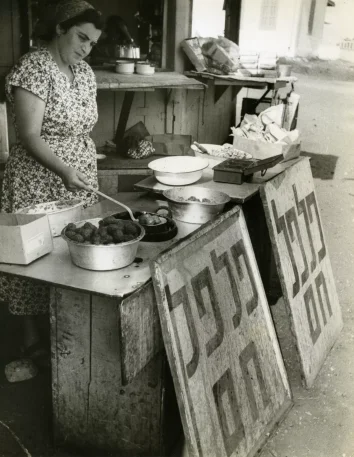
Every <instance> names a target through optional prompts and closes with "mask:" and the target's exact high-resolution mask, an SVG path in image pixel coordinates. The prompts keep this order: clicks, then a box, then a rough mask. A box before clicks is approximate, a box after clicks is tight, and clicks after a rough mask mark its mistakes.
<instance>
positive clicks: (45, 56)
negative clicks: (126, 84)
mask: <svg viewBox="0 0 354 457" xmlns="http://www.w3.org/2000/svg"><path fill="white" fill-rule="evenodd" d="M71 68H72V71H73V73H74V80H73V81H72V82H71V83H70V82H69V79H68V78H67V77H66V76H65V75H64V74H63V73H61V71H60V70H59V67H58V66H57V64H56V62H55V61H54V59H53V58H52V56H51V54H50V52H49V51H48V50H47V49H46V48H41V49H39V50H38V51H35V52H32V53H28V54H25V55H24V56H23V57H22V58H21V59H20V61H19V62H18V64H17V65H15V67H14V68H13V69H12V71H11V72H10V73H9V75H8V76H7V78H6V87H5V89H6V95H7V98H8V100H9V102H10V104H11V105H12V107H13V102H14V99H13V88H14V87H22V88H24V89H26V90H28V91H30V92H32V93H33V94H35V95H37V96H38V97H39V98H41V99H42V100H44V101H45V102H46V108H45V112H44V118H43V123H42V131H41V137H42V139H43V140H44V141H45V142H46V143H48V145H49V146H50V147H51V149H52V150H53V152H54V153H55V154H56V155H57V156H58V157H59V158H60V159H61V160H62V161H63V162H64V163H65V164H66V165H68V166H71V167H74V168H76V169H77V170H78V171H80V172H81V173H83V174H85V175H86V176H87V178H88V180H89V182H90V185H91V186H93V187H95V188H97V187H98V181H97V160H96V147H95V144H94V142H93V141H92V139H91V138H90V136H89V134H90V132H91V130H92V128H93V126H94V125H95V123H96V121H97V117H98V115H97V104H96V91H97V86H96V80H95V75H94V73H93V71H92V69H91V67H90V66H89V65H88V64H87V63H86V62H84V61H81V62H79V63H77V64H75V65H72V66H71ZM12 111H13V110H12ZM12 115H13V121H14V125H15V132H16V134H17V123H16V117H15V115H14V112H13V113H12ZM17 137H18V135H17ZM73 197H75V198H80V199H81V200H82V201H84V202H85V203H84V206H85V207H86V206H90V205H92V204H94V203H96V202H97V201H98V199H97V196H96V195H95V194H93V193H90V192H86V191H84V190H80V191H77V192H76V193H72V192H69V191H67V190H66V188H65V186H64V184H63V183H62V181H61V179H60V178H59V177H58V176H57V175H56V174H54V173H53V172H51V171H49V170H48V169H46V168H45V167H43V166H42V165H41V164H39V163H38V162H37V161H36V160H35V159H34V158H32V157H31V156H30V155H29V154H28V153H27V151H26V150H25V149H24V147H23V146H22V145H21V143H20V141H18V142H17V143H16V144H15V145H14V146H13V147H12V148H11V151H10V155H9V159H8V162H7V164H6V167H5V172H4V180H3V190H2V201H1V211H4V212H16V211H18V210H19V209H21V208H24V207H26V206H29V205H31V204H37V203H44V202H48V201H53V200H61V199H70V198H73ZM0 300H2V301H6V302H8V303H9V309H10V312H11V313H13V314H22V315H24V314H26V315H28V314H43V313H45V312H47V310H48V304H49V290H48V287H46V286H43V285H42V284H40V283H36V282H35V281H30V280H27V279H22V278H14V277H9V276H6V275H3V274H0Z"/></svg>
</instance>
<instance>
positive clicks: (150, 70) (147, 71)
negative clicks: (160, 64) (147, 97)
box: [135, 62, 155, 76]
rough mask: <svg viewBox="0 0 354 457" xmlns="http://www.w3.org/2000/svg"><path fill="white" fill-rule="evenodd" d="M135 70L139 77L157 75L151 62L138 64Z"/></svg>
mask: <svg viewBox="0 0 354 457" xmlns="http://www.w3.org/2000/svg"><path fill="white" fill-rule="evenodd" d="M135 70H136V72H137V74H138V75H144V76H151V75H153V74H154V73H155V67H153V66H151V65H150V63H149V62H137V63H136V65H135Z"/></svg>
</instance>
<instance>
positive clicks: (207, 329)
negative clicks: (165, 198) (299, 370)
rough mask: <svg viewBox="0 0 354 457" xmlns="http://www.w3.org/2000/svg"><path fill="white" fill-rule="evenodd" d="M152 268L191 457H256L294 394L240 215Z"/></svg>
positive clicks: (203, 231)
mask: <svg viewBox="0 0 354 457" xmlns="http://www.w3.org/2000/svg"><path fill="white" fill-rule="evenodd" d="M151 266H152V268H151V269H152V274H153V282H154V289H155V294H156V299H157V304H158V311H159V315H160V321H161V328H162V335H163V339H164V343H165V348H166V352H167V356H168V360H169V364H170V367H171V372H172V376H173V380H174V385H175V390H176V395H177V400H178V403H179V409H180V414H181V418H182V424H183V429H184V434H185V438H186V442H187V446H188V453H189V457H194V456H198V457H216V456H217V457H230V456H234V457H236V456H238V457H250V456H254V455H255V454H256V452H257V450H259V448H260V447H261V446H262V444H263V442H264V441H265V440H266V439H267V436H268V434H269V432H270V431H271V429H272V428H273V427H274V425H275V423H276V422H277V421H279V419H280V418H281V416H283V414H284V413H285V411H286V410H287V409H288V408H289V406H290V405H291V394H290V391H289V386H288V381H287V376H286V372H285V369H284V365H283V360H282V357H281V354H280V350H279V346H278V343H277V339H276V334H275V331H274V327H273V323H272V319H271V316H270V313H269V308H268V305H267V301H266V297H265V294H264V290H263V286H262V283H261V280H260V276H259V272H258V268H257V264H256V261H255V257H254V254H253V250H252V246H251V243H250V239H249V235H248V231H247V227H246V224H245V220H244V216H243V213H242V211H241V210H240V209H239V208H238V207H236V208H234V209H232V210H231V211H229V212H228V213H225V214H224V215H222V216H220V217H219V218H218V219H217V220H215V221H212V222H210V223H208V224H207V225H205V226H203V227H201V228H200V229H199V230H198V231H196V232H193V233H192V234H191V235H190V236H189V237H188V238H186V239H184V240H183V241H181V242H180V243H179V244H176V245H174V247H172V248H171V249H169V250H167V251H165V252H164V253H163V254H161V255H160V256H159V257H158V258H157V259H156V260H155V261H154V262H152V264H151Z"/></svg>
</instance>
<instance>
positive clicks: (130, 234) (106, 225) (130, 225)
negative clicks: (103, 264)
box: [64, 216, 141, 246]
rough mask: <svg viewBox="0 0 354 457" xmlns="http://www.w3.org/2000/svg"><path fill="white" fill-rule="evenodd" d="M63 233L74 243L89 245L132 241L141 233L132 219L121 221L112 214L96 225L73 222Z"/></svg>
mask: <svg viewBox="0 0 354 457" xmlns="http://www.w3.org/2000/svg"><path fill="white" fill-rule="evenodd" d="M64 235H65V236H66V237H67V238H69V240H71V241H75V242H76V243H83V244H91V245H96V246H97V245H102V244H103V245H107V244H119V243H124V242H126V241H132V240H134V239H136V238H138V237H139V236H140V235H141V227H140V226H139V225H138V224H137V223H135V222H133V221H123V220H122V219H116V218H115V217H113V216H109V217H106V218H104V219H101V220H100V221H99V222H98V226H96V225H94V224H92V222H85V223H84V225H82V226H81V225H80V226H79V227H77V226H76V225H75V224H74V223H70V224H68V225H67V226H66V228H65V231H64Z"/></svg>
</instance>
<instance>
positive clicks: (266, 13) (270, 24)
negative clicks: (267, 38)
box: [259, 0, 278, 30]
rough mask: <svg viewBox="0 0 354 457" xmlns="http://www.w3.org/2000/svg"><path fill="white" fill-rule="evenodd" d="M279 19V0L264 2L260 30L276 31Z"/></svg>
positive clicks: (266, 0) (265, 0) (264, 0)
mask: <svg viewBox="0 0 354 457" xmlns="http://www.w3.org/2000/svg"><path fill="white" fill-rule="evenodd" d="M277 18H278V0H263V1H262V8H261V20H260V26H259V28H260V30H276V28H277Z"/></svg>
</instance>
